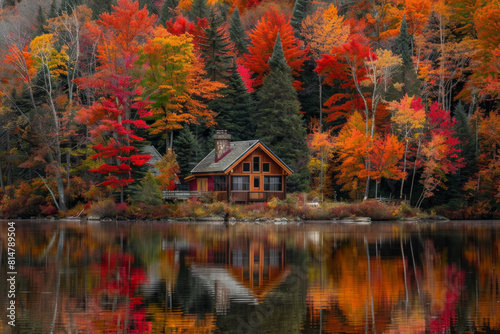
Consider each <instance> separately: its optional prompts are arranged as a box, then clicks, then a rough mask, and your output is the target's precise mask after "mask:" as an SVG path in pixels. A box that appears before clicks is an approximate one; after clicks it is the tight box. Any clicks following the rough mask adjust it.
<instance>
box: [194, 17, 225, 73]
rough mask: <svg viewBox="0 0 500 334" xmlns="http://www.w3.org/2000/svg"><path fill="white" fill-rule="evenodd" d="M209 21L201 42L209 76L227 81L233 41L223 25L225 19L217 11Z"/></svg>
mask: <svg viewBox="0 0 500 334" xmlns="http://www.w3.org/2000/svg"><path fill="white" fill-rule="evenodd" d="M208 23H209V26H208V27H207V28H206V29H205V36H204V37H202V38H201V39H202V42H200V44H199V45H200V48H201V55H202V58H203V60H204V62H205V70H206V71H207V77H208V78H209V79H210V80H212V81H219V82H226V79H227V77H228V67H229V66H230V65H229V64H230V60H231V55H230V52H231V48H230V45H231V42H230V41H229V36H228V34H227V32H226V30H225V29H224V28H223V27H222V24H223V21H222V20H221V19H220V17H219V16H218V15H217V13H216V12H215V11H213V12H212V13H211V14H210V17H209V19H208Z"/></svg>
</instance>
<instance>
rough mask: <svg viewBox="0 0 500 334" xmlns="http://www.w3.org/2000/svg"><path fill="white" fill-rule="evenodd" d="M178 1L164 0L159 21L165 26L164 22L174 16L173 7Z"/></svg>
mask: <svg viewBox="0 0 500 334" xmlns="http://www.w3.org/2000/svg"><path fill="white" fill-rule="evenodd" d="M178 4H179V2H178V1H177V0H166V1H164V2H163V6H162V7H161V13H160V23H161V24H162V25H163V26H165V25H166V22H167V21H169V20H170V19H171V18H173V17H174V16H175V8H176V7H177V5H178Z"/></svg>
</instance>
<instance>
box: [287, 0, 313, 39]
mask: <svg viewBox="0 0 500 334" xmlns="http://www.w3.org/2000/svg"><path fill="white" fill-rule="evenodd" d="M309 2H310V0H295V5H294V6H293V12H292V19H291V20H290V23H291V25H292V27H293V28H294V29H295V32H296V33H297V32H298V31H299V30H300V25H301V24H302V20H303V19H304V17H306V15H307V9H308V7H309Z"/></svg>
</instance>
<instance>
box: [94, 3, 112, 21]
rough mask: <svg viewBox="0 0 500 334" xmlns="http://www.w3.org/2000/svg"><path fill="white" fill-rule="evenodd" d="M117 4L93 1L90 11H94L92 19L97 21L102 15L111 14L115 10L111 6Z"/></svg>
mask: <svg viewBox="0 0 500 334" xmlns="http://www.w3.org/2000/svg"><path fill="white" fill-rule="evenodd" d="M115 4H116V1H115V0H99V1H92V2H91V3H90V9H92V18H93V19H97V18H99V15H101V14H102V13H110V12H111V11H112V9H113V8H112V7H111V6H112V5H115Z"/></svg>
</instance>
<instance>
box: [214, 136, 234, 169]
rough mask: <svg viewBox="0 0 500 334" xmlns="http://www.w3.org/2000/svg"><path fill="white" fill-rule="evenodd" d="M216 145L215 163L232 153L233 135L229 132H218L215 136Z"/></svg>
mask: <svg viewBox="0 0 500 334" xmlns="http://www.w3.org/2000/svg"><path fill="white" fill-rule="evenodd" d="M214 143H215V162H217V161H219V160H220V159H222V158H224V156H225V155H226V154H228V153H229V152H231V135H230V134H229V133H227V130H217V132H216V133H215V135H214Z"/></svg>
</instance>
